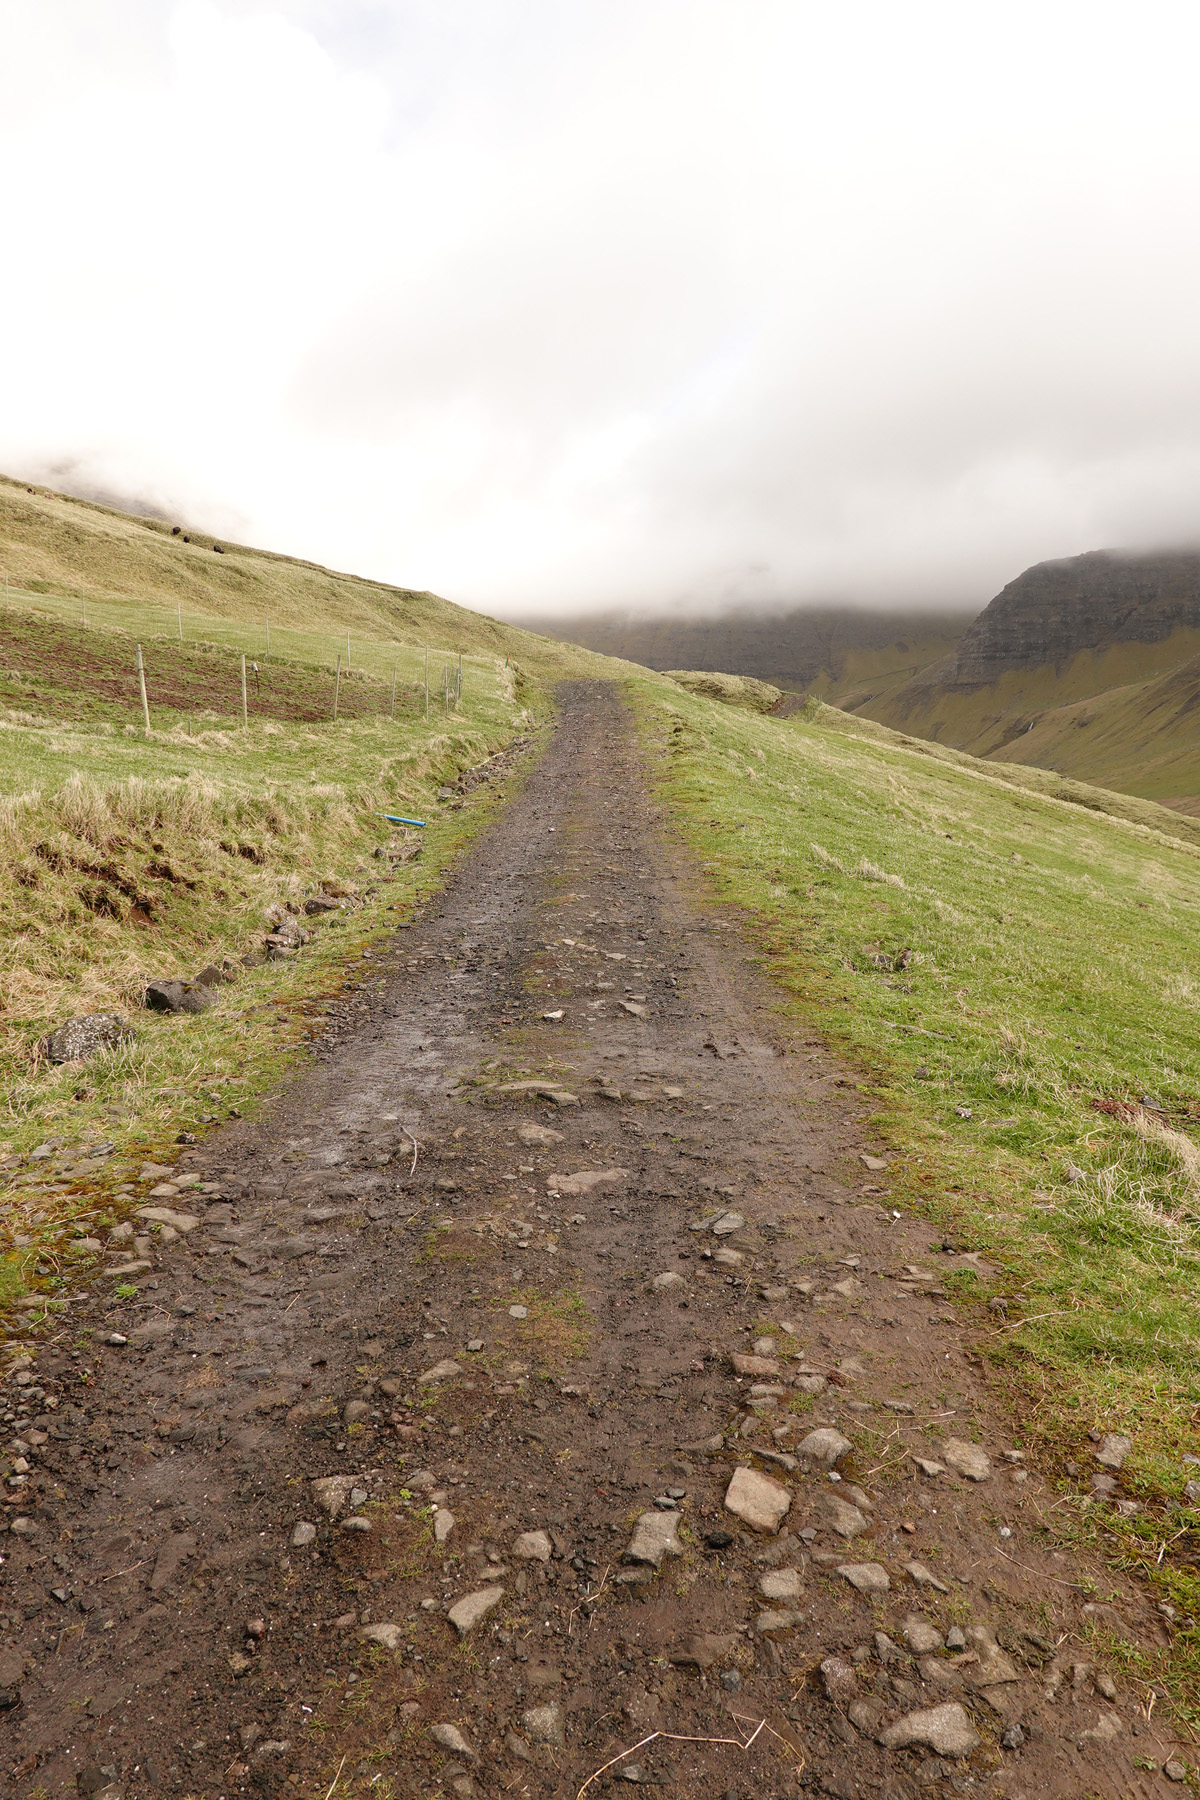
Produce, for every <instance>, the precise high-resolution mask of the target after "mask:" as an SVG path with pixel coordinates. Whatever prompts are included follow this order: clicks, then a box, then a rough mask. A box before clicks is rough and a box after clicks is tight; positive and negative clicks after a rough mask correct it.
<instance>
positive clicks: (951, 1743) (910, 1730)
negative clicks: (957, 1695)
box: [879, 1700, 981, 1756]
mask: <svg viewBox="0 0 1200 1800" xmlns="http://www.w3.org/2000/svg"><path fill="white" fill-rule="evenodd" d="M879 1742H880V1743H881V1744H882V1745H883V1747H884V1749H885V1750H906V1749H907V1748H908V1746H909V1745H910V1744H925V1745H927V1746H928V1747H929V1749H930V1750H936V1751H937V1753H938V1755H939V1756H970V1754H971V1752H972V1750H975V1749H977V1748H978V1746H979V1744H980V1742H981V1739H980V1736H979V1733H978V1732H977V1731H976V1729H975V1727H974V1726H973V1725H972V1723H971V1721H970V1719H969V1718H968V1717H967V1715H966V1713H965V1712H964V1710H963V1708H962V1707H961V1706H960V1705H959V1704H958V1701H957V1700H947V1701H945V1702H944V1703H943V1704H942V1705H941V1706H929V1707H925V1708H923V1709H921V1710H919V1711H917V1712H910V1713H905V1715H904V1717H903V1718H902V1719H897V1720H896V1722H895V1724H894V1725H889V1726H888V1727H887V1729H886V1730H884V1731H881V1732H880V1734H879Z"/></svg>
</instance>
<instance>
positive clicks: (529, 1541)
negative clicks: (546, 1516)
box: [512, 1531, 553, 1563]
mask: <svg viewBox="0 0 1200 1800" xmlns="http://www.w3.org/2000/svg"><path fill="white" fill-rule="evenodd" d="M512 1553H513V1555H514V1556H515V1557H516V1558H517V1560H518V1561H519V1562H543V1563H544V1562H549V1561H550V1557H551V1555H552V1554H553V1545H552V1544H551V1542H550V1533H549V1532H548V1531H523V1532H522V1533H521V1535H520V1537H519V1538H518V1539H517V1541H516V1543H515V1544H514V1545H513V1552H512Z"/></svg>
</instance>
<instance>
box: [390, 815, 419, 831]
mask: <svg viewBox="0 0 1200 1800" xmlns="http://www.w3.org/2000/svg"><path fill="white" fill-rule="evenodd" d="M379 817H380V818H381V819H386V820H387V822H388V824H389V825H416V826H419V828H420V829H421V830H422V831H424V829H425V821H424V819H401V818H399V817H398V816H397V815H396V814H395V813H380V815H379Z"/></svg>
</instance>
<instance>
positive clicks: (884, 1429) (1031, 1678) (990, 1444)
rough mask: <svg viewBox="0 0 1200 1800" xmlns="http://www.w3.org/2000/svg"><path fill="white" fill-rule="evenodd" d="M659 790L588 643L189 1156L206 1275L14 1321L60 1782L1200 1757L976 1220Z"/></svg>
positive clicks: (38, 1649) (941, 1788)
mask: <svg viewBox="0 0 1200 1800" xmlns="http://www.w3.org/2000/svg"><path fill="white" fill-rule="evenodd" d="M661 826H662V822H661V820H660V819H658V818H657V817H656V814H655V809H654V806H653V804H652V802H651V800H650V799H649V798H648V794H647V788H646V783H645V780H644V776H643V773H642V771H641V768H640V766H639V762H638V758H637V754H636V751H635V747H634V742H633V737H632V732H631V730H630V727H629V723H628V720H627V718H626V716H625V714H624V713H623V711H622V708H621V706H620V704H619V702H618V700H617V699H616V698H615V697H614V695H613V694H612V692H611V691H610V690H608V689H606V688H604V687H602V686H599V685H590V684H580V685H578V686H575V687H573V688H571V689H569V690H567V691H566V692H565V694H564V696H563V710H562V715H561V719H560V723H559V725H558V727H557V729H556V732H555V733H554V736H553V739H552V742H551V743H550V746H549V748H548V750H547V751H546V753H545V755H544V756H543V757H542V759H541V761H540V762H539V763H538V764H537V766H536V767H534V768H532V769H531V770H530V772H529V774H528V779H527V780H526V782H525V784H524V786H523V788H522V791H521V792H520V794H519V795H518V796H517V797H516V798H515V799H514V800H513V802H512V803H511V804H510V806H509V807H508V809H507V810H506V811H505V812H504V813H503V814H502V815H501V816H500V817H499V819H498V821H497V822H496V824H495V825H494V826H493V827H492V828H491V830H490V831H489V833H488V834H487V836H486V838H485V839H484V840H483V841H481V842H480V844H479V845H478V846H477V848H476V850H475V852H474V853H473V854H472V856H471V857H470V859H469V860H468V861H467V862H465V863H464V864H463V865H462V867H461V868H460V869H459V871H458V873H457V874H456V876H455V878H454V880H453V881H452V882H451V884H450V886H449V887H448V889H447V890H446V891H445V893H444V894H443V895H442V896H441V898H440V900H439V901H438V902H437V903H436V904H435V905H434V906H432V907H431V908H430V909H429V910H428V912H427V914H426V916H425V917H424V918H423V919H422V920H421V921H420V922H419V923H418V924H416V925H414V926H413V927H412V928H411V929H409V930H407V931H402V932H398V933H397V934H396V936H395V938H394V939H393V940H392V941H391V943H390V944H389V945H388V947H387V948H386V950H385V951H384V952H382V953H381V954H379V955H377V957H376V958H375V959H374V961H373V962H372V963H371V964H370V965H369V970H370V982H369V985H368V986H367V987H366V988H365V989H364V990H363V993H362V994H361V995H360V999H361V1001H362V1002H363V1005H362V1009H361V1010H360V1012H359V1013H358V1015H357V1017H355V1018H354V1019H353V1021H348V1022H347V1023H346V1024H345V1025H344V1027H343V1035H342V1036H341V1037H340V1039H334V1038H332V1037H331V1038H330V1040H329V1042H328V1043H327V1045H326V1048H325V1053H324V1056H323V1058H322V1060H321V1061H320V1062H319V1063H318V1064H317V1066H315V1067H313V1068H312V1069H311V1070H309V1071H308V1072H307V1073H305V1074H304V1075H302V1076H301V1077H300V1078H298V1079H297V1080H296V1081H295V1082H294V1083H293V1084H292V1085H291V1086H289V1087H287V1088H286V1089H284V1090H283V1091H282V1092H280V1093H279V1094H278V1095H277V1096H276V1097H275V1099H274V1101H273V1103H272V1105H271V1106H270V1108H269V1110H268V1117H267V1121H266V1122H265V1123H258V1124H254V1125H250V1124H240V1125H236V1126H232V1127H229V1128H227V1129H225V1130H224V1131H222V1132H221V1133H220V1134H218V1135H216V1136H214V1137H213V1138H211V1139H210V1140H209V1141H208V1142H206V1143H205V1144H204V1145H202V1146H200V1147H198V1148H197V1149H196V1150H195V1151H192V1152H188V1153H186V1155H185V1156H184V1157H183V1158H181V1162H180V1165H179V1167H178V1169H177V1170H175V1171H174V1172H173V1173H170V1174H169V1178H166V1179H164V1175H163V1172H162V1171H160V1172H158V1174H157V1175H153V1174H148V1175H147V1182H148V1183H149V1182H152V1181H157V1182H158V1184H159V1186H160V1188H161V1187H163V1186H165V1187H166V1188H167V1189H168V1191H167V1192H166V1193H162V1192H160V1194H159V1196H158V1201H157V1202H156V1203H157V1204H160V1205H161V1206H163V1207H164V1208H165V1209H166V1210H167V1212H168V1213H169V1214H174V1215H179V1216H177V1217H175V1218H174V1220H173V1222H172V1220H171V1219H169V1218H168V1219H167V1220H166V1223H168V1225H170V1226H171V1229H173V1230H175V1231H176V1232H177V1233H178V1235H177V1237H176V1239H175V1241H174V1242H171V1243H168V1244H165V1245H164V1244H163V1242H162V1239H161V1238H159V1239H158V1240H157V1241H156V1242H155V1243H154V1244H153V1245H152V1246H150V1247H149V1249H148V1253H147V1256H146V1259H145V1260H146V1261H147V1262H148V1263H149V1264H151V1265H153V1273H152V1276H151V1275H150V1274H149V1273H148V1274H147V1277H146V1279H147V1280H149V1279H153V1281H154V1282H155V1284H156V1285H155V1286H154V1287H153V1288H151V1287H150V1286H148V1285H144V1286H143V1287H142V1290H141V1292H140V1294H139V1295H138V1297H137V1298H136V1299H134V1300H129V1301H126V1302H119V1301H118V1302H111V1303H110V1302H104V1303H101V1302H100V1301H99V1300H98V1301H97V1302H96V1304H95V1308H94V1311H93V1312H92V1314H91V1315H90V1317H89V1319H88V1322H87V1323H88V1329H87V1331H85V1332H83V1333H80V1331H79V1330H78V1328H75V1329H74V1330H73V1332H72V1333H71V1334H70V1335H69V1336H67V1335H64V1336H63V1338H62V1340H61V1341H60V1342H58V1343H56V1344H52V1345H48V1346H47V1347H46V1349H45V1351H44V1352H43V1353H42V1354H41V1355H40V1356H39V1358H38V1359H37V1360H36V1361H35V1362H34V1363H33V1364H32V1365H30V1366H27V1367H24V1368H20V1369H17V1370H13V1371H10V1372H9V1376H8V1379H7V1383H6V1386H5V1389H4V1394H5V1398H6V1402H7V1410H6V1411H5V1425H6V1430H7V1432H8V1433H9V1435H10V1437H11V1438H12V1439H13V1440H14V1447H13V1448H12V1449H11V1450H10V1467H12V1468H14V1469H16V1464H17V1463H18V1462H19V1463H20V1465H21V1468H20V1469H16V1477H17V1478H16V1479H14V1478H10V1481H9V1486H8V1490H7V1504H6V1507H5V1519H6V1525H7V1532H6V1535H5V1536H4V1537H3V1538H2V1539H0V1546H2V1549H3V1557H4V1566H3V1569H2V1570H0V1577H2V1580H0V1607H2V1608H3V1611H4V1614H5V1616H6V1621H7V1624H6V1629H5V1632H4V1640H3V1641H4V1647H3V1649H2V1650H0V1679H2V1682H3V1685H4V1688H5V1693H4V1696H3V1698H4V1699H5V1700H6V1701H7V1702H8V1710H7V1712H6V1713H5V1714H4V1715H3V1716H4V1720H5V1726H6V1736H7V1738H8V1742H9V1745H10V1751H9V1754H8V1757H7V1767H8V1770H9V1773H10V1791H12V1792H14V1793H15V1794H17V1795H21V1796H35V1795H57V1794H62V1793H66V1792H74V1791H78V1792H80V1793H83V1794H85V1795H91V1794H95V1793H100V1792H103V1793H104V1794H105V1795H106V1796H107V1797H108V1800H116V1797H117V1796H129V1797H131V1800H133V1797H140V1796H143V1795H145V1796H150V1795H157V1794H179V1795H185V1794H187V1795H195V1796H205V1797H206V1800H208V1797H211V1800H219V1797H221V1796H232V1795H234V1794H241V1793H265V1794H267V1795H280V1796H285V1797H287V1796H292V1795H297V1796H299V1795H304V1796H309V1795H325V1794H326V1793H327V1792H328V1793H329V1794H330V1795H332V1794H333V1793H334V1792H335V1791H336V1793H337V1794H339V1795H347V1796H348V1795H364V1796H365V1795H370V1794H377V1795H379V1796H395V1797H400V1796H404V1797H410V1796H411V1797H414V1800H415V1797H417V1796H422V1797H432V1796H437V1795H445V1796H452V1795H453V1796H457V1797H460V1800H469V1797H470V1796H473V1795H477V1796H482V1797H487V1796H492V1795H501V1794H509V1793H512V1794H520V1795H522V1796H529V1797H530V1800H551V1797H555V1800H559V1797H561V1800H575V1796H577V1795H579V1794H581V1793H583V1792H586V1793H587V1794H589V1795H597V1794H600V1793H602V1792H605V1791H612V1790H614V1789H615V1791H616V1792H617V1793H618V1794H624V1793H625V1792H627V1791H632V1790H633V1789H635V1788H636V1787H638V1786H642V1785H644V1786H647V1787H652V1788H661V1790H662V1791H663V1792H664V1793H668V1794H670V1795H676V1796H680V1797H681V1800H692V1797H695V1800H702V1797H703V1800H709V1797H711V1796H717V1795H725V1796H736V1797H741V1800H750V1796H755V1797H761V1800H768V1797H774V1796H784V1795H791V1794H795V1793H797V1792H804V1791H815V1792H821V1793H826V1794H831V1795H835V1796H839V1797H842V1800H852V1797H853V1796H857V1795H874V1794H883V1795H887V1796H893V1795H894V1796H905V1795H910V1794H912V1795H917V1794H926V1793H930V1792H933V1793H937V1792H949V1793H960V1792H962V1793H966V1792H971V1793H976V1794H979V1795H988V1796H993V1795H996V1796H998V1795H1001V1794H1003V1795H1008V1796H1012V1797H1014V1800H1015V1797H1016V1796H1020V1795H1027V1796H1031V1797H1032V1796H1037V1797H1038V1800H1049V1797H1051V1796H1068V1795H1070V1796H1081V1795H1085V1794H1088V1795H1090V1794H1095V1795H1106V1796H1107V1795H1113V1796H1116V1795H1126V1796H1128V1795H1155V1794H1162V1793H1167V1792H1173V1791H1177V1790H1176V1789H1175V1788H1174V1787H1173V1786H1172V1782H1173V1779H1174V1777H1175V1776H1176V1775H1177V1774H1178V1775H1179V1776H1181V1777H1182V1769H1181V1768H1179V1767H1177V1766H1176V1765H1174V1764H1173V1763H1172V1758H1173V1757H1174V1756H1175V1755H1177V1754H1178V1752H1177V1750H1176V1747H1175V1746H1174V1744H1173V1742H1172V1739H1171V1734H1170V1731H1169V1728H1167V1729H1164V1728H1162V1726H1161V1724H1160V1718H1161V1714H1160V1715H1159V1716H1154V1714H1153V1695H1152V1693H1151V1691H1150V1690H1149V1689H1141V1688H1138V1689H1135V1688H1134V1687H1133V1686H1131V1685H1130V1684H1129V1683H1128V1682H1127V1681H1126V1680H1125V1679H1124V1677H1120V1678H1116V1679H1114V1676H1113V1674H1112V1673H1111V1672H1110V1671H1109V1668H1108V1666H1107V1664H1106V1660H1105V1656H1104V1649H1103V1647H1104V1645H1105V1644H1106V1643H1109V1644H1111V1643H1112V1641H1113V1640H1114V1639H1115V1638H1118V1637H1123V1638H1126V1639H1132V1640H1134V1641H1135V1642H1140V1643H1142V1644H1143V1645H1147V1646H1148V1645H1151V1644H1154V1643H1157V1642H1161V1634H1162V1632H1163V1630H1164V1629H1165V1626H1164V1623H1163V1621H1162V1620H1161V1619H1160V1618H1159V1617H1158V1616H1157V1615H1156V1614H1155V1613H1154V1612H1153V1610H1152V1609H1150V1607H1149V1606H1148V1604H1147V1603H1146V1601H1145V1600H1144V1599H1143V1598H1142V1597H1141V1596H1140V1595H1139V1594H1138V1593H1137V1592H1136V1591H1134V1590H1132V1589H1128V1590H1123V1589H1121V1588H1119V1586H1117V1585H1116V1584H1114V1580H1113V1578H1112V1577H1111V1576H1110V1575H1108V1574H1106V1573H1104V1572H1103V1571H1101V1570H1099V1569H1098V1568H1092V1569H1084V1568H1081V1567H1079V1566H1078V1565H1075V1564H1073V1563H1072V1562H1070V1561H1069V1560H1068V1558H1067V1557H1066V1556H1065V1555H1063V1554H1061V1553H1057V1552H1055V1551H1053V1550H1052V1549H1050V1548H1048V1540H1047V1539H1046V1537H1045V1536H1044V1534H1043V1533H1042V1531H1041V1529H1040V1527H1041V1524H1042V1521H1043V1520H1044V1519H1045V1518H1046V1515H1047V1513H1048V1511H1049V1508H1050V1506H1051V1504H1052V1496H1051V1495H1050V1494H1049V1493H1048V1491H1047V1489H1046V1487H1044V1485H1043V1483H1042V1481H1041V1479H1040V1478H1039V1473H1038V1470H1037V1469H1036V1468H1032V1467H1029V1466H1028V1465H1027V1463H1026V1461H1025V1460H1024V1459H1023V1457H1022V1456H1021V1454H1020V1452H1019V1451H1018V1450H1017V1449H1016V1448H1015V1447H1014V1445H1013V1440H1012V1435H1011V1434H1012V1430H1013V1425H1012V1422H1011V1421H1006V1420H1005V1418H1004V1417H1003V1415H1002V1413H1001V1412H1000V1411H999V1410H998V1408H997V1407H996V1405H995V1404H994V1403H993V1402H992V1400H990V1399H989V1395H988V1392H987V1389H986V1387H985V1386H984V1384H983V1380H982V1375H981V1373H980V1372H979V1371H978V1369H977V1368H976V1366H975V1364H974V1362H973V1359H972V1355H971V1351H970V1340H969V1338H968V1337H967V1336H966V1335H965V1334H964V1331H963V1329H962V1328H961V1327H960V1325H959V1324H958V1323H957V1322H956V1318H955V1315H954V1313H953V1311H952V1310H951V1307H950V1304H949V1303H948V1301H947V1300H946V1298H945V1294H944V1292H943V1291H942V1288H941V1283H942V1281H943V1280H944V1279H945V1276H946V1272H947V1271H948V1270H950V1269H952V1268H961V1267H963V1266H964V1257H963V1255H961V1254H959V1253H957V1252H953V1253H951V1252H949V1251H948V1250H947V1249H946V1248H945V1247H944V1246H943V1243H942V1241H941V1239H940V1237H939V1236H938V1235H936V1234H935V1233H933V1232H932V1231H931V1229H930V1227H928V1226H927V1225H926V1224H925V1223H924V1222H923V1221H922V1220H920V1219H919V1218H916V1217H912V1216H900V1215H899V1214H898V1212H897V1211H895V1210H893V1208H892V1206H891V1205H890V1203H889V1196H888V1191H887V1188H888V1176H887V1170H886V1158H885V1157H882V1156H878V1155H876V1151H877V1149H878V1146H876V1145H873V1144H871V1143H870V1142H868V1141H864V1138H863V1135H862V1132H863V1126H862V1124H861V1122H860V1121H861V1118H862V1103H861V1100H860V1097H859V1096H858V1094H857V1093H856V1091H855V1085H854V1081H853V1079H852V1078H851V1077H850V1076H849V1075H848V1074H847V1072H846V1071H844V1070H842V1069H840V1068H838V1067H837V1066H836V1064H835V1063H833V1062H832V1061H831V1060H830V1058H829V1056H828V1055H827V1054H826V1053H825V1052H824V1050H823V1049H822V1047H821V1045H820V1043H819V1041H818V1040H817V1039H816V1038H815V1037H812V1036H809V1035H806V1033H805V1030H804V1028H803V1021H802V1020H799V1019H797V1018H796V1016H795V1014H794V1011H791V1010H789V1008H788V1006H787V1005H786V1004H785V1003H784V1002H783V1000H782V997H781V996H780V995H779V994H778V993H777V992H775V991H774V990H773V989H772V988H771V987H770V985H769V984H768V983H766V982H765V981H764V980H763V979H762V978H761V977H760V976H759V975H758V974H757V973H756V972H755V970H754V968H753V966H752V964H751V962H750V960H749V959H748V957H747V955H746V952H745V950H744V947H743V945H742V943H741V941H740V939H739V935H738V932H737V929H736V925H735V924H734V923H733V922H731V921H729V920H726V919H723V918H721V917H719V916H716V915H715V914H714V912H713V909H712V908H711V906H706V903H705V901H704V899H703V895H702V893H701V891H700V882H699V878H698V876H697V874H696V872H695V870H694V868H693V867H692V866H691V865H689V864H688V863H687V861H686V860H685V859H684V858H683V857H682V856H681V854H680V853H679V852H678V851H677V850H676V849H674V848H672V847H671V846H670V844H669V843H668V842H667V841H666V839H665V838H664V836H663V835H662V832H661ZM868 1159H869V1160H868ZM979 1272H980V1273H981V1274H982V1275H983V1276H984V1277H986V1275H987V1269H986V1267H984V1268H982V1269H981V1270H980V1271H979ZM614 1759H616V1760H614ZM600 1771H603V1772H600ZM331 1783H332V1784H334V1786H333V1787H331Z"/></svg>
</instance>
